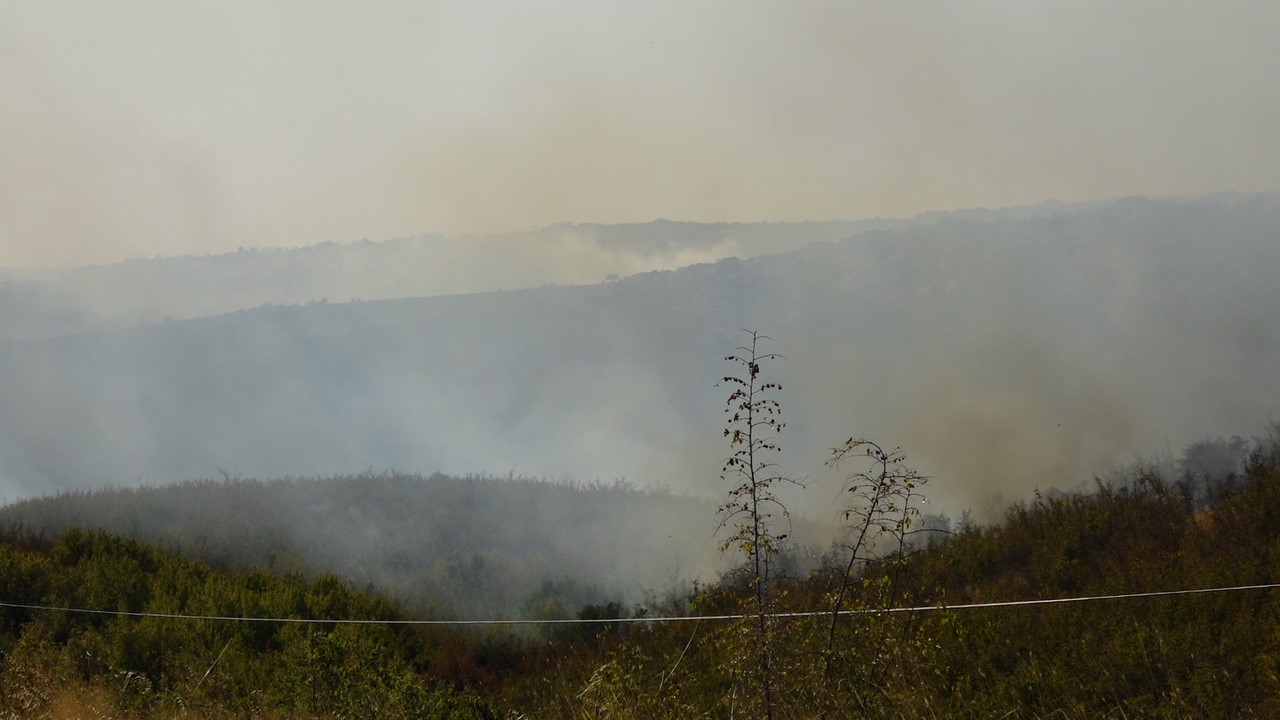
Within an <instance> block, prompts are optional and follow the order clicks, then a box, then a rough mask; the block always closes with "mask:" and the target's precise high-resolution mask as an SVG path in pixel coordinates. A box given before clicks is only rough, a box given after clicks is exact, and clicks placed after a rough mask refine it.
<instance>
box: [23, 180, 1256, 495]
mask: <svg viewBox="0 0 1280 720" xmlns="http://www.w3.org/2000/svg"><path fill="white" fill-rule="evenodd" d="M1278 238H1280V199H1277V197H1276V196H1248V197H1238V198H1210V199H1190V200H1150V199H1144V198H1128V199H1122V200H1117V201H1113V202H1109V203H1102V204H1095V205H1091V206H1088V207H1084V208H1080V207H1073V208H1060V209H1058V210H1055V209H1054V207H1053V206H1045V207H1038V208H1036V209H1035V210H1034V211H1027V212H1014V211H1010V212H1007V213H1005V212H982V213H970V214H968V215H966V216H953V215H946V216H941V217H938V218H933V219H932V220H931V221H929V222H921V223H919V224H915V225H910V226H906V227H899V228H897V229H892V230H887V229H882V230H873V231H869V232H863V233H861V234H858V235H855V236H853V237H850V238H847V239H844V240H839V241H832V242H812V243H809V244H806V245H804V246H803V247H801V248H799V249H797V250H793V251H790V252H785V253H777V254H772V255H763V256H759V257H754V258H750V259H745V260H743V259H725V260H720V261H717V262H715V263H703V264H695V265H691V266H688V267H684V268H680V269H678V270H670V271H654V272H646V273H640V274H636V275H632V276H630V277H627V278H624V279H622V280H620V281H617V282H608V283H599V284H593V285H584V286H569V287H565V286H560V287H545V288H531V289H525V290H518V291H506V292H487V293H476V294H466V295H450V296H434V297H422V298H407V299H399V300H384V301H363V302H341V303H339V302H328V303H313V304H308V305H296V306H295V305H290V306H278V305H277V306H265V307H256V308H253V309H247V310H241V311H237V312H233V313H228V314H224V315H218V316H214V317H207V318H200V319H193V320H187V321H171V322H162V323H157V324H154V325H149V326H143V327H131V328H123V329H116V330H108V331H100V332H94V333H81V334H77V335H64V336H59V337H53V338H43V339H9V340H3V341H0V408H3V411H2V412H0V489H2V491H3V494H4V495H7V496H8V497H9V498H10V499H16V498H19V497H31V496H35V495H40V494H45V493H50V492H56V491H59V490H73V489H86V488H93V487H102V486H104V485H108V484H114V485H132V484H135V483H137V482H138V481H143V482H148V483H153V484H163V483H169V482H172V481H175V480H182V479H195V478H207V477H214V476H216V475H217V474H218V472H219V470H222V471H225V472H227V473H229V474H231V475H237V474H242V475H246V476H252V477H278V476H290V475H292V476H299V475H328V474H334V473H339V474H341V473H351V472H359V471H361V470H364V469H366V468H373V469H374V470H377V471H381V470H383V469H387V468H400V469H405V470H408V471H411V472H418V471H421V472H434V471H441V472H447V473H451V474H455V475H463V474H467V473H479V474H499V475H502V474H506V473H507V472H508V471H511V470H514V471H515V472H516V474H529V475H533V476H544V477H550V478H553V479H572V480H575V481H578V482H588V483H589V482H592V481H595V480H597V479H603V480H604V481H606V482H609V481H612V480H613V479H614V478H623V477H625V478H626V479H627V480H629V481H631V482H635V483H637V484H640V485H646V484H655V485H664V486H669V487H671V488H672V490H673V491H674V492H676V493H689V494H693V495H700V496H706V497H719V496H721V494H722V492H723V489H722V488H720V487H719V486H718V480H717V478H718V476H719V466H720V460H721V458H722V457H723V455H724V452H725V447H724V441H723V438H722V437H721V435H720V428H721V423H722V418H723V415H722V412H721V408H722V407H723V402H724V397H725V395H726V394H727V393H726V392H725V389H724V388H722V387H717V386H716V381H717V380H718V379H719V378H720V377H721V376H722V375H723V374H724V373H725V371H726V369H727V368H726V365H725V363H724V362H723V356H724V355H725V354H727V353H728V352H730V351H732V349H733V347H734V346H735V345H737V344H738V343H740V342H741V341H742V339H743V335H742V333H741V331H740V329H741V328H753V329H757V330H760V331H762V332H764V333H766V334H768V335H770V336H771V337H772V338H773V344H772V345H771V349H774V350H776V351H777V352H780V353H782V354H783V355H785V356H786V357H787V360H785V361H780V362H778V363H776V364H774V365H772V366H770V368H769V369H768V372H769V373H771V374H772V377H773V379H775V380H777V381H779V382H781V383H782V385H783V391H782V393H781V394H780V400H781V401H782V403H783V408H784V413H785V414H786V416H787V419H788V423H789V424H788V428H787V433H786V435H785V437H784V459H783V462H784V464H785V465H786V469H787V470H788V471H790V472H791V473H793V474H794V475H796V476H798V477H803V478H808V479H809V481H810V484H811V487H810V489H809V490H806V491H804V493H803V494H800V496H801V497H803V498H805V499H804V500H803V502H804V503H806V504H807V508H806V509H807V510H808V511H809V512H810V513H811V514H812V515H814V516H815V517H816V516H819V515H821V514H822V513H827V512H830V511H829V510H828V508H830V507H831V506H832V503H833V502H834V500H835V499H836V492H835V483H834V481H833V480H832V478H831V477H830V475H828V474H827V473H826V472H825V471H824V470H823V469H822V459H823V458H824V457H825V455H826V448H829V447H830V446H831V445H833V444H835V443H837V442H839V441H840V440H842V439H843V438H845V437H848V436H850V435H858V436H869V437H872V438H875V439H878V440H881V441H883V442H886V443H889V444H898V445H902V446H903V447H904V449H906V451H907V452H908V453H909V454H910V456H911V458H912V461H913V463H915V464H916V466H917V467H918V468H919V469H921V470H923V471H925V472H927V473H929V474H931V475H933V476H934V477H935V478H936V481H935V483H934V484H933V492H934V493H935V497H934V500H935V501H936V502H937V503H939V504H940V506H941V507H942V508H944V509H948V510H951V511H957V510H959V509H962V508H965V507H972V508H974V509H975V510H976V511H978V512H979V514H980V515H981V513H982V512H983V511H984V509H986V508H987V507H1000V506H1002V503H1001V502H999V501H998V498H999V497H1001V496H1003V497H1004V498H1005V499H1006V500H1008V499H1012V498H1016V497H1023V496H1026V495H1027V494H1029V493H1030V492H1031V491H1032V490H1033V489H1034V488H1036V487H1040V488H1049V487H1055V486H1056V487H1060V488H1071V487H1075V486H1077V485H1080V484H1082V483H1088V482H1089V481H1090V480H1091V477H1092V475H1093V474H1095V473H1098V472H1102V471H1105V465H1104V463H1106V462H1108V461H1111V462H1119V463H1127V462H1129V461H1131V460H1132V459H1133V457H1134V455H1135V453H1150V452H1158V451H1160V449H1161V448H1168V447H1178V446H1181V445H1183V444H1185V443H1187V442H1190V441H1192V440H1194V439H1197V438H1202V437H1212V436H1215V435H1232V434H1238V433H1241V432H1247V431H1248V430H1249V429H1251V428H1256V427H1260V426H1262V425H1263V424H1264V423H1265V422H1266V420H1267V418H1268V417H1269V416H1271V415H1274V414H1275V413H1276V411H1277V408H1278V407H1280V389H1277V387H1276V386H1275V384H1274V383H1271V382H1269V380H1268V379H1269V378H1270V376H1271V375H1273V374H1274V369H1275V368H1276V367H1277V366H1280V283H1276V282H1275V268H1277V267H1280V241H1278ZM618 242H622V241H621V240H618ZM707 242H710V241H709V240H708V241H707ZM761 242H763V240H762V241H761ZM317 282H318V283H319V281H317ZM319 284H322V283H319Z"/></svg>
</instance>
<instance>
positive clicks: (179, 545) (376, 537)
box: [0, 474, 830, 618]
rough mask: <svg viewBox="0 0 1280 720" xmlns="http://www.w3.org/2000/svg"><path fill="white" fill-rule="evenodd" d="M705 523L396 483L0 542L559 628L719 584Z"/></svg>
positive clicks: (509, 486)
mask: <svg viewBox="0 0 1280 720" xmlns="http://www.w3.org/2000/svg"><path fill="white" fill-rule="evenodd" d="M715 522H716V521H715V503H714V502H713V501H710V500H703V499H699V498H692V497H687V496H680V495H673V494H671V493H670V492H667V491H658V490H640V489H637V488H635V487H632V486H629V485H627V484H624V483H615V484H600V485H591V486H582V487H577V486H569V485H564V484H553V483H547V482H542V481H535V480H529V479H524V478H506V479H501V480H499V479H493V478H489V479H485V478H474V477H473V478H453V477H446V476H443V475H433V476H431V477H421V476H407V475H395V474H388V475H372V474H364V475H358V476H335V477H324V478H310V479H306V478H297V479H281V480H272V481H257V480H246V479H230V480H225V481H204V482H190V483H183V484H179V485H170V486H162V487H144V488H131V489H103V490H95V491H90V492H73V493H64V494H61V495H58V496H54V497H46V498H38V499H32V500H27V501H23V502H19V503H15V504H12V505H8V506H6V507H3V508H0V529H3V530H5V531H7V532H9V533H11V534H13V535H16V536H29V535H36V536H44V537H56V536H58V535H60V534H61V533H62V532H63V531H65V530H66V529H67V528H70V527H76V526H78V527H84V528H93V529H101V530H105V531H108V532H111V533H115V534H118V535H123V536H128V537H131V538H136V539H138V540H141V541H145V542H148V543H151V544H155V545H158V546H161V547H167V548H172V549H174V550H176V551H179V552H182V553H184V554H186V555H188V556H191V557H194V558H197V559H200V560H203V561H205V562H210V563H213V564H215V565H216V566H218V567H229V568H247V567H262V568H271V569H275V570H278V571H281V572H283V571H289V570H293V571H305V572H307V573H311V574H314V573H316V572H328V573H334V574H337V575H338V576H340V577H342V578H344V579H345V580H347V581H349V582H352V583H354V584H355V585H356V586H357V587H364V586H365V585H372V586H375V587H377V588H379V589H380V590H381V591H383V592H386V593H388V594H390V595H391V596H392V597H394V598H397V599H399V600H400V601H402V602H404V603H406V604H407V606H408V607H410V608H412V609H414V610H416V611H419V612H425V611H427V610H430V611H431V612H434V613H448V614H452V615H454V616H458V617H465V618H483V617H495V616H500V615H501V616H507V617H526V616H528V615H529V614H530V613H531V612H535V611H536V612H540V613H542V614H543V615H544V616H546V615H547V614H548V613H550V614H551V615H555V614H557V613H564V612H569V611H572V610H576V608H578V607H580V606H582V605H584V604H586V603H588V602H604V601H606V600H620V601H627V602H634V601H638V600H640V599H641V598H642V597H643V596H644V593H646V592H648V593H652V592H661V591H663V590H665V589H669V588H675V587H683V586H684V585H685V584H687V583H689V582H690V581H692V580H694V579H699V578H701V579H714V577H715V576H716V575H717V574H718V573H719V572H720V570H721V569H722V568H723V567H724V561H723V560H722V559H721V558H720V557H719V555H718V553H717V552H716V544H715V542H714V541H713V540H712V535H713V533H714V531H715ZM796 530H797V537H798V538H806V539H808V540H809V541H811V542H820V543H822V544H824V545H825V544H826V543H827V542H828V541H829V539H830V538H829V537H819V534H818V531H817V530H816V529H813V528H811V527H810V526H809V525H806V524H804V523H797V527H796Z"/></svg>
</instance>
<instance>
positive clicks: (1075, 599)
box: [0, 583, 1280, 626]
mask: <svg viewBox="0 0 1280 720" xmlns="http://www.w3.org/2000/svg"><path fill="white" fill-rule="evenodd" d="M1277 588H1280V583H1265V584H1259V585H1233V586H1226V587H1211V588H1190V589H1182V590H1155V591H1149V592H1134V593H1116V594H1111V595H1082V596H1072V597H1060V598H1042V599H1035V600H998V601H991V602H974V603H959V604H955V605H947V604H935V605H915V606H904V607H889V608H860V609H850V610H838V611H835V612H834V613H833V611H830V610H813V611H804V612H780V613H767V615H768V617H771V618H778V619H793V618H806V617H830V616H832V615H833V614H834V615H839V616H849V615H888V614H894V613H923V612H944V611H956V610H979V609H986V608H1008V607H1030V606H1037V605H1062V604H1067V603H1082V602H1099V601H1108V600H1132V599H1139V598H1155V597H1174V596H1181V595H1202V594H1209V593H1224V592H1243V591H1247V590H1275V589H1277ZM0 607H6V608H15V609H20V610H36V611H44V612H66V613H77V614H87V615H110V616H116V617H132V618H155V619H164V620H204V621H210V622H258V623H294V624H311V625H453V626H466V625H601V624H608V623H670V622H697V621H703V620H706V621H726V620H742V619H745V618H749V617H756V615H755V614H753V613H731V614H721V615H665V616H652V617H650V616H643V615H642V616H638V617H625V618H560V619H546V620H536V619H528V618H521V619H505V618H492V619H483V620H417V619H356V618H331V619H325V618H298V617H254V616H236V615H188V614H183V613H159V612H134V611H127V610H95V609H91V608H73V607H57V606H53V605H34V604H26V603H11V602H0Z"/></svg>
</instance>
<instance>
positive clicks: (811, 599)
mask: <svg viewBox="0 0 1280 720" xmlns="http://www.w3.org/2000/svg"><path fill="white" fill-rule="evenodd" d="M1272 430H1273V434H1271V435H1270V436H1269V437H1268V438H1266V439H1262V440H1259V441H1257V442H1255V443H1252V444H1250V445H1249V446H1248V458H1247V460H1246V462H1245V464H1244V465H1243V467H1241V468H1240V469H1239V471H1238V472H1233V473H1230V474H1228V475H1225V476H1212V475H1201V476H1196V475H1194V474H1186V475H1183V476H1181V477H1179V476H1162V475H1160V474H1156V473H1153V472H1151V471H1149V470H1145V469H1137V470H1134V471H1131V472H1130V473H1129V474H1127V475H1126V477H1125V478H1124V480H1123V481H1119V482H1100V483H1098V484H1097V486H1096V487H1095V488H1094V489H1092V490H1090V491H1089V492H1072V493H1059V494H1055V495H1054V496H1052V497H1050V496H1047V495H1046V496H1038V497H1036V498H1034V499H1033V500H1031V501H1029V502H1020V503H1016V504H1014V505H1012V506H1010V507H1008V508H1006V509H1005V512H1004V513H1003V515H1002V519H1001V520H1000V521H999V522H997V523H995V524H992V525H990V526H985V527H978V526H969V527H964V528H959V532H958V533H957V534H956V535H955V536H954V537H952V538H951V539H949V540H947V541H945V542H935V543H929V544H925V545H916V546H915V547H907V548H906V552H903V553H894V554H891V555H888V556H882V557H881V558H879V559H878V560H875V561H870V562H865V563H862V564H860V565H858V566H855V571H854V574H853V575H852V578H853V580H854V583H853V586H852V587H853V590H852V592H850V593H849V594H848V595H847V596H845V598H844V601H843V602H842V603H841V604H840V605H839V607H841V608H843V609H845V610H848V611H852V612H851V614H846V615H842V616H840V617H839V618H837V620H836V621H835V622H834V624H833V622H832V617H831V615H830V612H831V610H832V609H833V598H834V597H835V591H836V588H837V587H838V586H839V585H841V582H842V578H843V577H845V575H844V573H845V565H844V563H843V561H842V559H841V558H840V557H839V556H836V557H832V558H831V562H830V563H829V564H825V565H823V566H822V567H819V568H817V569H815V570H814V571H813V572H812V573H810V574H808V575H807V576H802V577H799V578H795V577H791V578H786V577H775V578H774V579H773V580H771V581H770V592H771V596H772V598H773V599H772V601H771V602H772V604H771V606H770V610H769V612H770V613H800V614H798V615H777V616H774V615H769V616H766V617H767V618H768V622H767V624H766V625H765V626H764V627H767V628H769V630H768V638H769V640H768V643H767V644H766V645H765V646H763V647H767V648H769V650H768V652H769V653H770V657H771V661H770V662H769V663H768V664H767V665H764V666H763V669H762V666H761V665H760V664H758V663H757V659H758V658H759V657H760V654H761V652H762V651H761V647H762V646H761V645H760V644H758V643H756V642H754V640H755V632H756V628H757V627H759V626H758V625H757V619H758V618H757V617H756V616H753V615H752V614H751V611H750V610H749V608H750V607H751V606H752V604H751V600H750V596H751V594H750V592H749V591H748V589H747V587H746V586H744V585H742V584H741V583H739V582H728V583H725V584H711V585H704V586H699V587H696V588H693V590H692V591H685V592H671V593H668V594H666V595H664V596H655V597H653V598H651V599H650V600H648V601H646V602H645V603H644V604H643V605H637V606H631V607H627V606H624V605H622V604H619V603H612V602H611V603H595V604H591V605H587V606H584V607H581V608H577V609H574V610H568V612H567V614H568V615H571V616H574V617H577V618H579V619H582V620H590V621H591V623H590V624H583V625H575V626H558V627H550V626H544V627H541V628H537V629H525V630H527V631H524V632H518V631H511V630H510V629H500V628H483V629H482V628H441V627H418V628H408V627H405V626H403V625H395V624H383V623H386V622H388V621H389V622H391V623H394V622H396V621H400V620H403V619H404V618H405V615H404V614H403V612H402V611H401V610H400V609H399V608H398V607H397V606H396V605H395V604H394V603H391V602H388V601H387V600H385V599H382V598H380V597H378V596H377V595H376V594H369V593H357V592H353V591H352V590H351V589H350V588H349V587H348V586H347V585H346V584H344V583H343V582H342V581H341V580H340V579H339V578H336V577H334V576H332V575H321V576H319V577H317V578H315V579H313V580H304V579H303V578H302V577H300V576H299V575H296V574H286V575H284V576H280V575H277V574H275V573H273V572H270V571H268V570H266V569H261V568H259V569H255V570H252V571H238V572H227V571H225V570H217V569H214V568H211V567H209V566H208V565H206V564H204V563H200V562H196V561H192V560H189V559H184V558H181V557H178V556H175V555H173V554H170V553H166V552H162V551H157V550H155V549H153V548H149V547H147V546H145V545H143V544H141V543H138V542H137V541H132V540H124V539H120V538H118V537H114V536H110V535H105V534H101V533H96V532H84V531H80V530H72V531H69V532H67V533H65V534H64V535H62V536H61V537H60V538H58V539H57V540H56V541H54V540H53V539H52V538H49V539H45V540H37V539H33V538H29V537H28V538H26V539H25V540H22V541H20V542H18V543H16V544H15V543H14V542H13V539H9V540H8V541H6V542H4V543H3V544H0V598H3V601H4V602H6V603H11V605H9V606H8V607H6V608H4V609H3V610H2V611H0V712H4V713H7V714H10V715H14V716H21V717H28V716H43V715H48V714H61V715H74V716H86V715H93V714H97V715H102V716H106V715H109V716H113V717H124V718H158V717H169V718H172V717H237V716H245V715H254V716H267V717H274V716H288V717H327V716H333V715H335V714H340V715H342V716H344V717H370V718H372V717H422V716H430V717H453V718H491V717H507V716H510V715H511V714H513V713H518V714H519V716H520V717H526V718H530V719H533V718H560V717H567V716H568V717H597V718H690V717H706V718H710V717H725V716H728V715H730V714H732V715H742V714H745V715H748V716H762V715H764V714H765V705H764V704H763V703H764V701H763V700H762V695H761V693H760V689H761V686H762V685H761V684H762V680H763V679H764V678H765V677H768V678H769V679H770V680H771V681H772V684H771V688H772V690H771V692H772V695H771V697H772V700H771V712H770V714H772V715H773V716H774V717H777V718H808V717H815V716H830V717H866V718H886V719H887V718H898V719H911V720H914V719H916V718H920V719H925V718H937V717H957V718H970V717H971V718H979V717H1012V716H1017V717H1027V718H1052V717H1064V716H1065V717H1106V716H1124V717H1161V716H1163V717H1239V718H1265V717H1274V716H1275V713H1276V711H1277V710H1278V709H1280V708H1278V707H1277V705H1276V697H1277V695H1278V694H1280V667H1278V666H1277V660H1276V658H1277V657H1280V641H1278V640H1277V634H1276V628H1277V627H1278V626H1280V593H1278V592H1277V590H1276V588H1275V586H1274V583H1276V581H1277V577H1276V575H1277V568H1278V567H1280V556H1278V555H1277V548H1278V547H1280V465H1278V464H1277V463H1278V462H1280V454H1277V453H1278V448H1280V446H1278V445H1277V436H1276V435H1275V434H1274V430H1275V428H1273V429H1272ZM1216 445H1217V447H1218V449H1219V450H1222V449H1227V450H1229V451H1230V452H1234V451H1235V450H1234V448H1235V446H1236V445H1237V443H1234V442H1232V443H1225V444H1223V443H1217V444H1216ZM1193 457H1194V454H1188V455H1187V456H1186V459H1187V460H1191V459H1192V458H1193ZM418 482H420V481H418ZM236 489H237V486H235V485H234V484H232V485H226V486H223V487H222V488H218V491H219V492H231V493H234V492H235V491H236ZM191 490H192V488H187V489H186V490H182V489H179V491H181V492H190V491H191ZM105 499H107V500H108V502H106V503H104V505H105V507H104V513H105V514H107V515H110V514H111V512H112V509H111V505H112V502H110V501H111V500H113V499H114V500H115V501H117V502H119V501H121V500H123V499H125V498H123V497H117V498H111V497H109V496H108V497H106V498H105ZM62 502H63V503H64V504H66V501H65V500H63V501H62ZM1215 588H1235V589H1232V590H1227V591H1215V592H1191V593H1185V592H1183V591H1201V590H1212V589H1215ZM1151 593H1168V594H1160V595H1151ZM1130 594H1137V596H1128V595H1130ZM1117 595H1120V596H1125V597H1115V596H1117ZM1072 598H1076V599H1080V600H1078V601H1074V602H1068V603H1061V602H1053V601H1055V600H1060V599H1072ZM1032 600H1044V601H1049V602H1046V603H1044V604H1025V603H1026V601H1032ZM1001 602H1013V603H1017V604H1015V605H1005V606H987V605H984V606H980V607H969V605H971V604H972V603H984V604H990V603H1001ZM14 604H17V606H15V605H14ZM944 604H945V605H948V606H950V607H949V608H948V609H938V610H923V609H922V610H913V611H910V612H892V613H885V612H882V611H883V610H885V609H888V608H903V607H923V608H928V607H934V606H938V605H944ZM29 605H44V606H49V607H55V608H81V609H90V610H97V611H100V612H99V613H97V614H87V613H79V612H55V611H50V610H44V609H37V608H32V607H24V606H29ZM103 611H105V612H103ZM113 612H126V613H157V614H160V615H157V616H150V617H133V616H119V615H113V614H112V613H113ZM739 613H745V615H744V616H743V617H741V618H734V617H733V616H734V615H736V614H739ZM173 615H217V616H230V617H250V618H276V619H278V620H276V621H272V622H247V621H215V620H212V619H209V618H203V619H185V618H180V617H173ZM709 616H710V617H709ZM725 616H728V617H725ZM664 617H677V618H680V617H702V618H703V619H702V620H697V621H688V622H663V621H660V620H659V618H664ZM615 618H635V619H641V618H645V620H644V621H643V622H636V623H628V624H621V623H617V622H610V621H611V620H613V619H615ZM286 620H301V621H307V622H298V623H286V622H284V621H286ZM332 620H357V621H361V622H360V624H338V623H332V622H326V621H332Z"/></svg>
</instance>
